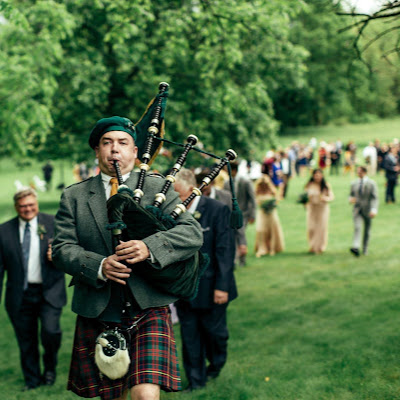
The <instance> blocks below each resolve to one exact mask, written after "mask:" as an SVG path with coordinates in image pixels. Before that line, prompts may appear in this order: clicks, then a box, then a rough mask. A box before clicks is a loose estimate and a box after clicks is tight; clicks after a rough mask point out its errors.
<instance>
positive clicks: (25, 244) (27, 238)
mask: <svg viewBox="0 0 400 400" xmlns="http://www.w3.org/2000/svg"><path fill="white" fill-rule="evenodd" d="M30 247H31V226H30V224H29V222H27V223H26V225H25V231H24V238H23V240H22V256H23V259H24V271H25V278H24V290H25V289H26V288H27V287H28V262H29V249H30Z"/></svg>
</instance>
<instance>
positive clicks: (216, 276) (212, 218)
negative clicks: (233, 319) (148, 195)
mask: <svg viewBox="0 0 400 400" xmlns="http://www.w3.org/2000/svg"><path fill="white" fill-rule="evenodd" d="M176 178H177V179H176V183H175V190H177V191H178V193H179V194H180V197H181V199H182V200H184V199H186V198H187V197H188V196H189V195H190V193H191V192H192V189H193V187H195V185H196V180H195V177H194V174H193V173H192V172H191V171H189V170H187V169H182V170H181V171H180V172H179V174H178V175H177V177H176ZM189 212H191V213H193V215H194V217H195V218H196V219H198V221H199V222H200V225H201V227H202V229H203V238H204V244H203V246H202V248H201V249H200V251H201V252H203V253H205V254H207V255H208V256H209V258H210V264H209V266H208V267H207V269H206V271H205V272H204V274H203V276H202V277H201V279H200V284H199V289H198V293H197V296H196V298H195V299H194V300H192V301H183V300H180V301H179V302H177V303H176V305H177V310H178V316H179V320H180V324H181V336H182V347H183V363H184V367H185V372H186V377H187V379H188V381H189V387H188V390H195V389H198V388H201V387H204V386H205V384H206V382H207V379H210V378H216V377H217V376H218V375H219V373H220V371H221V369H222V367H223V366H224V365H225V363H226V360H227V347H228V338H229V335H228V328H227V321H226V311H227V307H228V304H229V302H230V301H232V300H233V299H235V298H236V297H237V290H236V283H235V278H234V274H233V267H234V253H235V245H234V236H233V231H232V229H231V228H230V227H229V217H230V210H229V208H228V206H226V205H224V204H222V203H220V202H219V201H216V200H213V199H210V198H208V197H205V196H201V197H196V198H195V199H194V200H193V202H192V203H191V205H190V206H189ZM206 358H207V359H208V361H209V365H208V367H207V368H206Z"/></svg>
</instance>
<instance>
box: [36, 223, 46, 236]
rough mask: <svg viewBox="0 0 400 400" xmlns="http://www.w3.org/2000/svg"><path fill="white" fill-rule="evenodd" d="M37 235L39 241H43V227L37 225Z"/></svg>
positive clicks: (44, 231) (44, 229)
mask: <svg viewBox="0 0 400 400" xmlns="http://www.w3.org/2000/svg"><path fill="white" fill-rule="evenodd" d="M37 233H38V235H39V236H40V240H43V235H44V234H45V233H47V231H46V228H45V226H44V225H42V224H38V227H37Z"/></svg>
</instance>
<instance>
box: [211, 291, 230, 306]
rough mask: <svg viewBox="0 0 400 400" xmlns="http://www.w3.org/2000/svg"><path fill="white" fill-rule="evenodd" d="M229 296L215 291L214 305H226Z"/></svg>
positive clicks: (226, 293)
mask: <svg viewBox="0 0 400 400" xmlns="http://www.w3.org/2000/svg"><path fill="white" fill-rule="evenodd" d="M228 298H229V294H228V292H224V291H222V290H218V289H215V290H214V303H215V304H225V303H227V302H228Z"/></svg>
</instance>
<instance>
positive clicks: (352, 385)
mask: <svg viewBox="0 0 400 400" xmlns="http://www.w3.org/2000/svg"><path fill="white" fill-rule="evenodd" d="M380 124H381V129H382V131H381V132H374V134H373V135H372V136H371V138H374V137H375V136H380V137H382V140H383V138H385V140H387V139H391V138H392V137H395V133H396V130H397V132H399V131H400V130H399V127H400V120H396V121H390V122H389V123H387V127H386V128H385V123H384V122H380ZM393 124H397V128H396V129H395V128H394V127H393ZM389 125H390V127H389ZM338 129H339V128H338ZM340 129H341V130H342V134H341V135H340V137H341V138H342V140H343V141H344V138H345V137H347V136H346V132H345V130H346V127H340ZM351 129H352V132H355V131H356V130H357V129H359V127H351ZM313 136H316V137H317V138H320V139H324V140H330V139H327V138H326V135H325V136H324V137H320V136H317V135H316V134H313ZM304 137H307V138H308V137H309V135H308V133H306V134H304ZM292 139H293V137H291V138H289V137H285V140H288V141H289V140H292ZM352 139H355V140H356V142H357V143H364V141H365V136H364V135H363V134H361V136H360V137H358V136H353V137H352ZM358 139H359V140H358ZM0 168H1V171H2V174H1V180H2V183H3V184H5V183H7V184H8V186H9V187H11V186H12V182H13V180H15V174H14V173H12V172H10V171H8V170H7V169H6V168H5V166H4V165H3V164H0ZM36 169H37V170H39V171H40V169H39V167H38V168H36ZM34 170H35V168H31V169H29V170H24V171H20V172H19V176H23V178H24V179H26V180H29V176H30V175H31V174H32V172H33V171H34ZM327 178H328V182H329V183H330V184H331V185H332V187H333V190H334V193H335V200H334V201H333V202H332V204H331V219H330V225H329V244H328V249H327V252H326V253H325V254H323V255H320V256H315V255H309V254H307V249H308V247H307V242H306V233H305V211H304V208H303V206H302V205H299V204H296V202H295V200H296V198H297V195H298V194H299V193H300V192H301V191H302V188H303V186H304V184H305V181H306V179H305V178H304V179H302V178H295V179H293V180H291V181H290V186H289V193H288V198H287V199H286V200H285V201H283V202H281V203H280V204H279V208H278V211H279V215H280V218H281V223H282V226H283V230H284V234H285V240H286V250H285V252H284V253H282V254H278V255H276V256H274V257H265V258H261V259H256V258H255V257H254V251H253V244H254V236H255V232H254V227H253V226H250V227H249V229H248V237H249V242H250V249H251V254H250V256H249V258H248V266H247V267H244V268H238V269H237V271H236V280H237V284H238V288H239V294H240V295H239V298H238V299H237V300H235V301H234V302H232V304H231V305H230V307H229V316H228V318H229V328H230V341H229V359H228V363H227V365H226V366H225V368H224V370H223V371H222V374H221V376H220V377H219V378H218V379H217V380H215V381H212V382H210V383H209V384H208V386H207V387H206V389H203V390H199V391H197V392H194V393H189V394H181V393H176V394H175V393H174V394H165V393H163V394H162V399H164V400H166V399H178V398H182V400H183V399H196V400H206V399H209V400H218V399H220V400H227V399H234V400H264V399H265V400H278V399H283V400H328V399H329V400H347V399H348V400H395V399H400V340H399V339H400V334H399V326H400V316H399V310H400V290H399V287H400V274H399V261H398V259H399V257H398V248H399V246H398V237H397V235H398V233H397V227H398V220H399V217H400V208H399V205H398V204H397V205H385V204H384V203H383V194H384V179H383V177H382V176H379V177H376V180H377V182H378V187H379V193H380V201H381V204H380V209H379V214H378V216H377V218H376V220H374V222H373V227H372V232H371V245H370V255H369V256H368V257H360V258H358V259H357V258H354V257H353V256H352V255H351V254H350V253H349V247H350V245H351V239H352V217H351V207H350V206H349V205H348V203H347V197H348V192H349V185H350V182H351V180H352V179H353V178H352V177H350V176H339V177H332V178H331V177H330V176H328V177H327ZM3 187H4V186H3ZM12 192H13V191H12V190H11V191H10V192H9V193H4V192H3V193H2V194H1V195H0V209H1V211H2V214H1V215H2V220H3V221H4V220H6V219H7V218H10V217H11V216H12V215H13V209H12V204H11V201H10V198H11V196H12ZM59 195H60V192H57V191H55V190H54V191H52V192H50V193H45V194H41V195H40V200H41V203H42V204H43V203H45V205H46V207H45V208H46V211H47V212H54V211H55V209H56V205H57V201H58V198H59ZM399 195H400V193H399ZM42 208H44V207H42ZM69 297H70V299H71V291H69ZM0 310H1V311H0V324H1V326H2V329H1V331H0V354H1V359H2V362H1V363H0V376H1V379H0V393H1V395H0V398H1V399H7V400H8V399H28V398H29V399H33V400H35V399H39V400H44V399H48V398H51V399H53V398H54V399H76V398H77V397H76V396H75V395H73V394H72V393H69V392H67V391H66V390H65V386H66V380H67V373H68V367H69V361H70V353H71V346H72V338H73V329H74V321H75V316H74V315H73V314H72V312H71V311H70V308H69V306H68V307H66V308H65V311H64V314H63V317H62V327H63V332H64V336H63V344H62V348H61V351H60V356H59V366H58V379H57V382H56V385H55V386H54V387H51V388H39V389H37V390H35V391H33V392H29V394H26V393H20V392H19V390H20V388H21V387H22V386H23V380H22V375H21V371H20V367H19V359H18V350H17V345H16V341H15V339H14V334H13V331H12V328H11V325H10V322H9V321H8V318H7V316H6V314H5V311H4V307H3V306H2V307H1V309H0ZM176 332H177V340H178V345H179V347H180V339H179V327H178V326H177V327H176ZM179 350H180V349H179ZM184 380H185V379H184Z"/></svg>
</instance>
